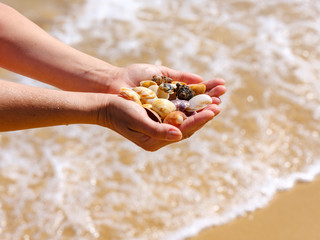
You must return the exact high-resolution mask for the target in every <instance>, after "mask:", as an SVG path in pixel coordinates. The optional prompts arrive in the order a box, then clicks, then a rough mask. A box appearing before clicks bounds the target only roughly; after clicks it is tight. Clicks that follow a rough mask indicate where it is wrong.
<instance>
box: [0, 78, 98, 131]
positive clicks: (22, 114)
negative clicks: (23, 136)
mask: <svg viewBox="0 0 320 240" xmlns="http://www.w3.org/2000/svg"><path fill="white" fill-rule="evenodd" d="M99 95H100V94H94V93H79V92H67V91H59V90H50V89H43V88H37V87H30V86H25V85H21V84H17V83H12V82H6V81H1V80H0V131H13V130H20V129H28V128H37V127H47V126H55V125H66V124H96V123H97V116H98V115H97V113H98V109H99V108H100V105H101V104H100V102H99V101H98V96H99Z"/></svg>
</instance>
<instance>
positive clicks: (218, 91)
mask: <svg viewBox="0 0 320 240" xmlns="http://www.w3.org/2000/svg"><path fill="white" fill-rule="evenodd" d="M226 91H227V88H226V87H225V86H223V85H219V86H216V87H214V88H212V89H211V90H209V91H208V92H207V94H208V95H209V96H210V97H220V96H222V95H223V94H225V92H226Z"/></svg>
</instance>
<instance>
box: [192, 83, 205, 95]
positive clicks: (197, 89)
mask: <svg viewBox="0 0 320 240" xmlns="http://www.w3.org/2000/svg"><path fill="white" fill-rule="evenodd" d="M189 87H190V88H191V90H192V91H193V92H194V94H195V95H199V94H204V93H205V92H206V85H204V84H203V83H200V84H192V85H189Z"/></svg>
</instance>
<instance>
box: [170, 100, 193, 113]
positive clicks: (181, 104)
mask: <svg viewBox="0 0 320 240" xmlns="http://www.w3.org/2000/svg"><path fill="white" fill-rule="evenodd" d="M171 102H172V103H174V105H176V109H177V111H181V112H184V110H186V108H187V107H189V105H190V104H189V101H187V100H181V99H174V100H171Z"/></svg>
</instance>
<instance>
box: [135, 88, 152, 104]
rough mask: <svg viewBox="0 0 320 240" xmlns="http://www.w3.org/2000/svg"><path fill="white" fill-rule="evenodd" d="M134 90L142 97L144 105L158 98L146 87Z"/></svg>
mask: <svg viewBox="0 0 320 240" xmlns="http://www.w3.org/2000/svg"><path fill="white" fill-rule="evenodd" d="M132 90H133V91H135V92H136V93H138V94H139V95H140V98H141V102H142V103H152V102H153V100H154V99H156V98H157V95H156V93H155V92H154V91H152V90H151V89H149V88H146V87H135V88H133V89H132Z"/></svg>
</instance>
